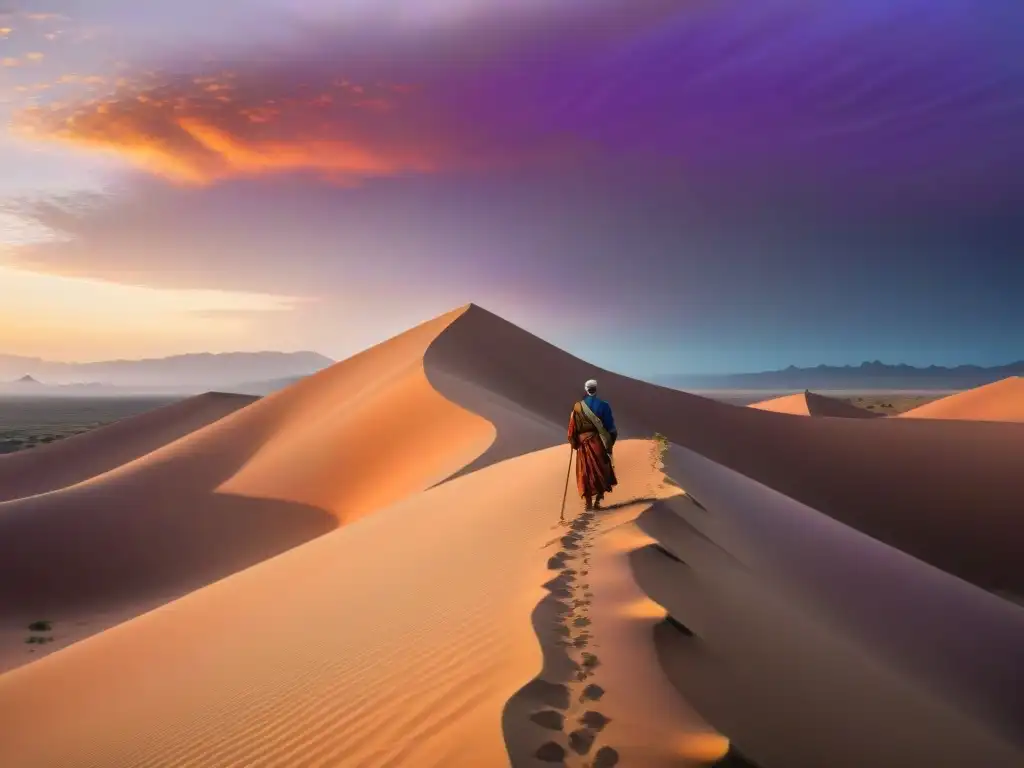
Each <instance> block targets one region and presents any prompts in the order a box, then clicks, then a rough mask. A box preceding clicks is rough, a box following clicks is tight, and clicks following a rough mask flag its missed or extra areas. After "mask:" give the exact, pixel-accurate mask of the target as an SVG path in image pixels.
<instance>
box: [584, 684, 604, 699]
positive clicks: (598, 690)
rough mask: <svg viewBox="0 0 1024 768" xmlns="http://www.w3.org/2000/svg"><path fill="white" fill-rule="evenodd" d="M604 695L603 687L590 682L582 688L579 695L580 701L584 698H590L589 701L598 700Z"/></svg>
mask: <svg viewBox="0 0 1024 768" xmlns="http://www.w3.org/2000/svg"><path fill="white" fill-rule="evenodd" d="M602 696H604V688H602V687H601V686H600V685H595V684H594V683H591V684H590V685H588V686H587V687H586V688H584V689H583V694H582V695H581V696H580V701H583V700H584V699H590V700H591V701H600V700H601V697H602Z"/></svg>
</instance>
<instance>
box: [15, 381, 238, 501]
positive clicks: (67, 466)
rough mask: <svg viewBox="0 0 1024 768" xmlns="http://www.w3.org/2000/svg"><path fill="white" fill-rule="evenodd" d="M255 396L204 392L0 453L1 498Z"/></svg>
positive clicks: (88, 467) (111, 462) (77, 478)
mask: <svg viewBox="0 0 1024 768" xmlns="http://www.w3.org/2000/svg"><path fill="white" fill-rule="evenodd" d="M255 400H256V398H255V397H249V396H247V395H231V394H225V393H223V392H207V393H206V394H204V395H196V396H195V397H190V398H188V399H186V400H181V401H179V402H177V403H171V404H170V405H165V406H163V407H160V408H154V409H153V410H152V411H148V412H146V413H141V414H139V415H138V416H131V417H129V418H127V419H121V420H120V421H116V422H114V423H113V424H107V425H106V426H102V427H99V428H98V429H93V430H91V431H89V432H85V433H83V434H81V435H74V436H72V437H69V438H67V439H65V440H59V441H57V442H54V443H50V444H49V445H41V446H38V447H36V448H33V449H32V450H30V451H20V452H18V453H9V454H5V455H3V456H0V501H9V500H10V499H18V498H23V497H25V496H34V495H35V494H37V493H47V492H48V491H55V490H58V489H60V488H67V487H68V486H69V485H74V484H75V483H80V482H82V481H83V480H88V479H89V478H90V477H96V476H97V475H101V474H103V473H104V472H109V471H110V470H112V469H115V468H116V467H119V466H121V465H122V464H126V463H127V462H129V461H132V460H133V459H137V458H139V457H140V456H145V455H146V454H147V453H150V452H152V451H155V450H156V449H157V448H160V447H162V446H165V445H167V444H168V443H172V442H174V441H175V440H177V439H178V438H181V437H184V436H185V435H187V434H189V433H191V432H195V431H196V430H197V429H200V428H202V427H205V426H206V425H207V424H212V423H213V422H215V421H217V420H218V419H221V418H223V417H224V416H227V415H228V414H229V413H233V412H234V411H236V410H238V409H239V408H244V407H245V406H247V405H249V404H250V403H252V402H254V401H255Z"/></svg>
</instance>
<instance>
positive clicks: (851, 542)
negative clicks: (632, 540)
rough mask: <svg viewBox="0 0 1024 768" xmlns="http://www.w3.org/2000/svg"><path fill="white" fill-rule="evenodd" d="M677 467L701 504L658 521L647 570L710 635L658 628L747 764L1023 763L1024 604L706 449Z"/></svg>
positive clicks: (639, 562) (674, 605) (673, 461)
mask: <svg viewBox="0 0 1024 768" xmlns="http://www.w3.org/2000/svg"><path fill="white" fill-rule="evenodd" d="M666 463H667V464H668V468H667V471H668V472H669V473H670V475H671V476H673V477H674V478H676V479H678V480H680V481H681V482H682V483H683V484H684V485H685V487H686V488H687V492H688V493H691V494H693V495H692V496H690V497H689V498H687V497H681V498H680V497H677V498H673V499H668V500H666V501H664V502H662V503H659V504H658V505H655V506H654V507H652V508H651V509H649V510H648V511H646V512H645V513H644V514H643V515H641V517H640V518H639V520H638V521H637V526H638V527H639V528H640V529H641V530H643V531H644V532H645V533H647V534H649V535H650V536H651V538H652V543H651V546H648V547H647V548H645V549H638V550H635V551H634V552H633V554H632V558H633V564H634V572H635V574H636V577H637V581H638V583H639V584H640V585H641V586H642V587H643V589H644V591H645V593H646V594H648V595H649V596H650V597H651V598H652V599H653V600H655V601H656V602H657V603H658V604H660V605H662V606H664V607H665V608H666V609H667V610H668V611H669V612H670V614H671V615H672V616H673V617H674V618H675V619H676V620H677V621H679V622H681V623H682V625H683V626H684V627H685V628H686V629H688V630H689V632H690V633H692V634H688V633H687V632H681V631H679V629H678V628H674V627H671V626H668V625H663V626H660V627H659V628H658V630H657V637H658V645H659V649H660V652H661V658H662V661H663V663H664V665H665V667H666V670H667V672H668V673H669V676H670V677H671V678H672V680H673V681H675V682H676V684H677V685H678V686H679V689H680V690H681V691H682V692H683V694H684V695H685V697H686V699H687V700H688V701H689V702H691V704H692V705H693V706H695V707H696V708H697V709H698V710H699V711H700V712H701V713H702V714H703V715H704V716H706V717H708V718H709V719H710V721H711V722H712V723H713V724H714V725H715V726H716V727H718V728H721V729H722V730H723V731H724V732H725V733H726V734H728V735H729V737H730V739H732V740H734V741H735V742H736V744H737V745H738V747H739V748H740V749H741V750H742V751H743V752H744V753H747V754H750V755H751V756H753V757H754V758H755V759H756V760H757V762H758V763H759V764H764V765H768V766H775V765H779V766H791V767H792V768H801V767H802V766H807V767H808V768H811V767H812V766H820V765H829V766H837V768H841V767H843V766H849V767H850V768H854V767H855V766H863V765H886V766H888V765H895V766H898V765H999V766H1013V765H1019V764H1022V763H1021V760H1024V723H1022V721H1021V718H1020V709H1019V693H1018V692H1019V691H1020V689H1021V686H1022V685H1024V654H1021V653H1020V651H1019V649H1020V648H1021V647H1024V609H1021V608H1020V607H1018V606H1015V605H1013V604H1011V603H1009V602H1008V601H1005V600H1000V599H999V598H997V597H995V596H993V595H990V594H988V593H986V592H985V591H983V590H981V589H979V588H977V587H975V586H973V585H970V584H967V583H965V582H963V581H961V580H959V579H957V578H955V577H952V576H950V575H948V574H946V573H943V572H942V571H939V570H937V569H935V568H932V567H931V566H928V565H926V564H924V563H922V562H920V561H919V560H916V559H914V558H911V557H909V556H907V555H905V554H903V553H900V552H898V551H896V550H894V549H892V548H890V547H888V546H886V545H884V544H881V543H880V542H877V541H875V540H873V539H871V538H869V537H867V536H864V535H863V534H860V533H857V532H855V531H853V530H851V529H849V528H848V527H846V526H843V525H840V524H838V523H836V522H835V521H833V520H831V519H829V518H828V517H826V516H824V515H821V514H819V513H817V512H815V511H814V510H811V509H809V508H807V507H805V506H804V505H802V504H800V503H798V502H795V501H793V500H792V499H788V498H786V497H785V496H782V495H781V494H778V493H776V492H774V491H772V490H770V489H768V488H765V487H764V486H762V485H760V484H758V483H756V482H754V481H752V480H750V479H748V478H745V477H742V476H740V475H738V474H736V473H735V472H732V471H731V470H728V469H727V468H725V467H722V466H720V465H716V464H714V463H713V462H710V461H708V460H707V459H704V458H703V457H700V456H698V455H696V454H694V453H692V452H690V451H687V450H685V449H681V448H674V449H673V450H672V451H671V452H670V454H669V457H668V459H667V460H666ZM694 499H696V500H698V503H697V504H695V503H693V500H694ZM812 542H813V544H812ZM780 690H785V691H786V692H787V694H786V696H785V697H784V698H779V696H778V692H779V691H780ZM769 701H771V702H774V704H773V705H771V706H766V705H765V702H769ZM865 734H871V736H870V737H869V738H865Z"/></svg>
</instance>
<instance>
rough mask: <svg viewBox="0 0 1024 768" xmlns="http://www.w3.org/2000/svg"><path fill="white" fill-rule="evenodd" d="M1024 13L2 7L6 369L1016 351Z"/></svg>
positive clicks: (738, 360) (659, 1) (1019, 340)
mask: <svg viewBox="0 0 1024 768" xmlns="http://www.w3.org/2000/svg"><path fill="white" fill-rule="evenodd" d="M1022 30H1024V5H1022V4H1021V3H1020V2H1018V0H985V2H978V0H857V1H856V2H836V1H835V0H832V1H831V2H825V1H824V0H822V1H820V2H815V1H813V0H769V1H767V2H761V3H754V2H750V0H687V1H683V0H546V1H543V2H542V1H541V0H348V1H347V2H346V1H345V0H333V1H331V0H216V1H215V2H214V1H213V0H203V1H202V2H200V1H199V0H176V2H174V3H169V2H166V3H165V2H139V0H53V1H52V2H43V0H40V1H39V2H31V3H29V2H25V0H6V3H5V0H0V123H2V124H3V126H5V127H4V129H3V131H2V135H0V353H13V354H25V355H37V356H42V357H47V358H52V359H64V360H97V359H105V358H111V357H141V356H158V355H164V354H172V353H179V352H190V351H226V350H259V349H283V350H297V349H313V350H316V351H319V352H322V353H324V354H327V355H330V356H332V357H336V358H340V357H345V356H347V355H349V354H351V353H353V352H356V351H358V350H359V349H361V348H364V347H366V346H368V345H369V344H372V343H375V342H377V341H380V340H382V339H384V338H386V337H388V336H390V335H392V334H394V333H396V332H399V331H401V330H404V329H405V328H407V327H409V326H410V325H413V324H415V323H417V322H419V321H421V320H424V319H427V318H428V317H431V316H434V315H436V314H439V313H441V312H443V311H446V310H448V309H451V308H453V307H455V306H458V305H461V304H464V303H467V302H469V301H474V302H476V303H478V304H481V305H483V306H485V307H487V308H489V309H491V310H492V311H495V312H497V313H498V314H501V315H503V316H504V317H506V318H507V319H509V320H511V321H513V322H515V323H517V324H519V325H522V326H523V327H525V328H527V329H529V330H531V331H533V332H536V333H539V334H541V335H543V336H544V337H546V338H548V339H549V340H551V341H553V342H555V343H557V344H559V345H560V346H563V347H565V348H567V349H569V350H570V351H572V352H574V353H576V354H579V355H581V356H583V357H586V358H588V359H590V360H592V361H593V362H595V363H598V364H602V365H605V366H607V367H611V368H614V369H617V370H620V371H623V372H625V373H631V374H635V375H639V376H644V375H652V374H657V373H675V372H681V373H698V372H719V371H745V370H763V369H768V368H779V367H785V366H787V365H790V364H794V365H816V364H819V363H826V364H845V363H859V362H861V361H862V360H870V359H881V360H883V361H886V362H908V363H912V364H919V365H927V364H932V363H935V364H947V365H948V364H958V363H979V364H987V365H991V364H999V363H1004V362H1009V361H1011V360H1016V359H1021V358H1024V333H1022V332H1021V329H1022V328H1024V214H1022V211H1024V55H1022V54H1021V50H1022V48H1021V39H1022V38H1021V34H1022V32H1021V31H1022Z"/></svg>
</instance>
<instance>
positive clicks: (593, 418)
mask: <svg viewBox="0 0 1024 768" xmlns="http://www.w3.org/2000/svg"><path fill="white" fill-rule="evenodd" d="M578 405H579V407H580V412H581V413H582V414H583V415H584V416H585V417H586V418H587V421H589V422H590V423H591V424H592V425H593V426H594V429H596V430H597V435H598V437H600V438H601V444H602V445H603V446H604V449H605V450H606V451H607V452H608V461H610V462H611V464H612V468H613V469H614V468H615V455H614V454H613V453H612V444H613V441H612V436H611V433H610V432H609V431H608V430H607V429H605V426H604V422H603V421H601V418H600V417H599V416H598V415H597V414H596V413H594V411H593V410H592V409H591V408H590V406H589V405H587V401H586V400H580V401H579V403H578Z"/></svg>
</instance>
